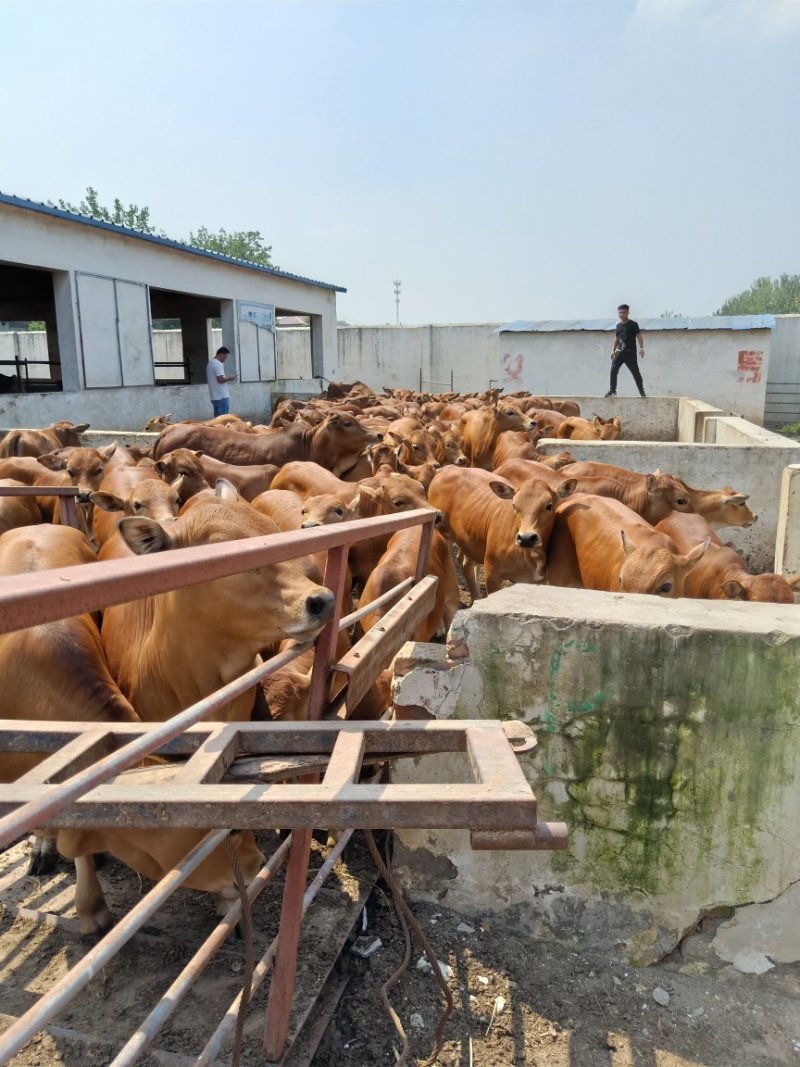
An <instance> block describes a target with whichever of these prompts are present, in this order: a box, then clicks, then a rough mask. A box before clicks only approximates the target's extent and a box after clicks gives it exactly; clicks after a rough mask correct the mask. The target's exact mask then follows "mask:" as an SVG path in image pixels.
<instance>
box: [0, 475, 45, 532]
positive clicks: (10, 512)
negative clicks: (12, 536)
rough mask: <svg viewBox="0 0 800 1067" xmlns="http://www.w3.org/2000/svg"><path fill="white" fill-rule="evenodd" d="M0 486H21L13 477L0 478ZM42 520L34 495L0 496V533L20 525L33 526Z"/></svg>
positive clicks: (10, 487)
mask: <svg viewBox="0 0 800 1067" xmlns="http://www.w3.org/2000/svg"><path fill="white" fill-rule="evenodd" d="M0 486H3V487H5V488H7V489H17V488H23V487H24V486H23V483H22V482H18V481H15V480H14V479H13V478H0ZM41 521H42V512H41V509H40V507H39V505H38V503H37V502H36V497H35V496H0V534H4V533H5V532H6V530H16V529H17V528H18V527H20V526H35V525H37V524H38V523H40V522H41Z"/></svg>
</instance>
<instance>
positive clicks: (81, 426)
mask: <svg viewBox="0 0 800 1067" xmlns="http://www.w3.org/2000/svg"><path fill="white" fill-rule="evenodd" d="M90 426H91V423H90V422H79V423H78V425H77V426H73V427H72V429H73V431H74V432H75V433H86V431H87V430H88V429H89V427H90Z"/></svg>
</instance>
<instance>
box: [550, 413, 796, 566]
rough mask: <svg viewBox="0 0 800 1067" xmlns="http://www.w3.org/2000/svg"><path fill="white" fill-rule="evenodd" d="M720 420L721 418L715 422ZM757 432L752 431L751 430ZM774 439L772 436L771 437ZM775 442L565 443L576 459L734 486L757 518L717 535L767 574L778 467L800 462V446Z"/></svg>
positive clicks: (702, 485) (554, 447)
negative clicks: (752, 523) (656, 471)
mask: <svg viewBox="0 0 800 1067" xmlns="http://www.w3.org/2000/svg"><path fill="white" fill-rule="evenodd" d="M720 421H723V422H724V421H725V420H720ZM754 429H755V430H757V429H758V428H757V427H754ZM776 436H777V435H776ZM777 441H778V442H780V443H776V444H774V445H772V444H769V445H767V444H763V443H761V442H756V441H755V440H753V441H752V443H750V444H714V445H711V444H701V445H697V444H688V443H671V444H667V443H649V442H646V441H643V442H637V441H570V442H569V450H570V452H571V453H572V455H573V456H574V457H575V459H576V460H595V461H599V462H601V463H612V464H615V465H616V466H619V467H628V468H629V469H630V470H635V471H641V472H643V473H648V472H651V471H655V470H656V469H657V468H660V470H661V471H663V472H664V473H665V474H676V475H677V476H678V477H679V478H683V480H684V481H685V482H687V483H688V484H689V485H691V486H692V487H693V488H695V489H721V488H723V487H724V486H733V488H735V489H736V490H738V491H739V492H743V493H748V494H749V496H750V499H749V500H748V504H749V506H750V508H751V509H752V510H753V511H754V512H755V513H756V515H757V516H758V521H757V522H756V523H755V525H753V526H751V527H750V528H749V529H742V528H739V527H733V526H727V527H725V529H724V530H721V531H720V536H721V537H722V539H723V541H730V542H732V543H733V544H734V545H735V546H736V548H738V549H740V550H741V551H742V552H744V554H745V556H746V557H747V559H748V560H749V562H750V564H751V566H753V567H754V568H755V569H756V570H759V571H769V570H772V568H773V565H774V559H775V543H776V537H777V532H778V516H779V502H780V496H781V478H782V475H783V468H784V467H786V466H787V465H788V464H790V463H800V444H797V443H795V442H793V441H790V440H789V439H788V438H782V437H777ZM563 446H564V442H563V441H556V440H549V441H542V442H540V445H539V447H540V448H541V449H542V451H544V452H548V453H550V454H552V453H554V452H559V451H561V449H562V448H563Z"/></svg>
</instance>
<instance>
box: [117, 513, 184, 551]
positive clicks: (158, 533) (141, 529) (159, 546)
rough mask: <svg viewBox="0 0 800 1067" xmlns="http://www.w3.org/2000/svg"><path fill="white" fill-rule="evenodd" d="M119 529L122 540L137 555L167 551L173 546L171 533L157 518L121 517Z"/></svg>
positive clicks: (118, 524)
mask: <svg viewBox="0 0 800 1067" xmlns="http://www.w3.org/2000/svg"><path fill="white" fill-rule="evenodd" d="M117 529H118V530H119V532H120V536H121V537H122V540H123V541H124V542H125V544H126V545H127V546H128V548H129V549H130V550H131V552H134V553H135V554H136V555H137V556H147V555H149V554H150V553H151V552H165V551H166V550H167V549H168V548H171V547H172V539H171V538H170V535H169V534H168V533H167V531H166V530H165V529H164V528H163V526H161V524H160V523H158V522H156V520H155V519H135V518H130V517H129V518H127V519H120V521H119V522H118V523H117Z"/></svg>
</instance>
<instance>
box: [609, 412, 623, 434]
mask: <svg viewBox="0 0 800 1067" xmlns="http://www.w3.org/2000/svg"><path fill="white" fill-rule="evenodd" d="M611 424H612V426H616V428H617V429H618V430H621V429H622V419H621V418H620V417H619V415H615V416H614V418H613V419H612V420H611Z"/></svg>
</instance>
